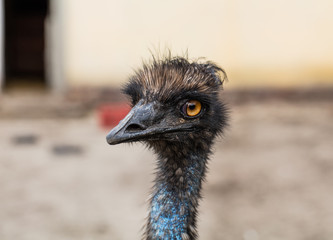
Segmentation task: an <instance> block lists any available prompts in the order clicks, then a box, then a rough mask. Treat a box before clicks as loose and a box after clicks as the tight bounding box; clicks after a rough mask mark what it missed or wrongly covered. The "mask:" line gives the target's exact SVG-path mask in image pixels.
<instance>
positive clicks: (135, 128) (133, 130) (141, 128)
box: [125, 123, 146, 132]
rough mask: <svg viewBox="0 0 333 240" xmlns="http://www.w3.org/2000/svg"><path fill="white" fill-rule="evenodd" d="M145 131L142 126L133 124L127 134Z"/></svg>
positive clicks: (128, 128)
mask: <svg viewBox="0 0 333 240" xmlns="http://www.w3.org/2000/svg"><path fill="white" fill-rule="evenodd" d="M145 129H146V128H145V127H144V126H142V125H140V124H136V123H132V124H130V125H129V126H128V127H127V128H126V130H125V132H137V131H142V130H145Z"/></svg>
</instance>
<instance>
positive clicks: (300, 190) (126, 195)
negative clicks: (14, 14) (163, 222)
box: [0, 100, 333, 240]
mask: <svg viewBox="0 0 333 240" xmlns="http://www.w3.org/2000/svg"><path fill="white" fill-rule="evenodd" d="M230 107H231V121H230V127H229V129H228V131H227V132H226V134H225V137H224V139H220V140H219V141H218V142H217V143H216V145H215V154H214V156H213V157H212V159H211V162H210V165H209V167H210V170H209V173H208V177H207V181H206V183H205V184H204V191H203V195H204V199H203V200H202V201H201V206H200V214H199V233H200V239H207V240H215V239H222V240H234V239H239V240H259V239H260V240H277V239H283V240H331V239H333V122H332V119H333V102H329V101H326V102H311V101H310V102H308V101H298V102H287V101H277V100H273V101H265V102H260V101H255V102H249V103H243V104H238V105H235V104H234V105H231V106H230ZM107 132H108V130H106V129H101V128H100V127H99V126H98V121H97V115H96V113H95V112H92V113H91V114H90V115H89V116H88V117H84V118H72V119H68V118H67V119H64V118H58V119H43V118H37V119H24V118H23V119H22V118H20V119H16V118H8V119H0V147H1V149H0V239H1V240H46V239H47V240H60V239H61V240H76V239H77V240H79V239H80V240H90V239H96V240H104V239H105V240H106V239H108V240H110V239H112V240H118V239H119V240H120V239H123V240H128V239H140V237H141V233H142V231H141V228H142V226H143V224H144V222H145V217H146V215H147V204H146V198H147V196H148V193H149V190H150V187H151V180H152V178H153V175H152V173H153V169H154V159H155V158H154V156H153V154H152V153H151V152H149V151H148V150H147V149H145V148H144V147H143V146H142V145H140V144H133V145H126V144H125V145H119V146H108V145H107V144H106V141H105V135H106V133H107Z"/></svg>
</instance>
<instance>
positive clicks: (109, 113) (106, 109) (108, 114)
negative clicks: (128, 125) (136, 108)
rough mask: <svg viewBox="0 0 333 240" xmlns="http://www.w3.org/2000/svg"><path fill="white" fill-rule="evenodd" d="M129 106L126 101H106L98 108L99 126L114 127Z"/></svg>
mask: <svg viewBox="0 0 333 240" xmlns="http://www.w3.org/2000/svg"><path fill="white" fill-rule="evenodd" d="M130 110H131V107H130V106H129V105H128V104H126V103H108V104H104V105H101V106H100V107H99V108H98V115H99V123H100V125H101V127H103V128H105V127H114V126H116V125H117V124H118V123H119V121H120V120H122V119H123V118H124V117H125V116H126V115H127V113H129V111H130Z"/></svg>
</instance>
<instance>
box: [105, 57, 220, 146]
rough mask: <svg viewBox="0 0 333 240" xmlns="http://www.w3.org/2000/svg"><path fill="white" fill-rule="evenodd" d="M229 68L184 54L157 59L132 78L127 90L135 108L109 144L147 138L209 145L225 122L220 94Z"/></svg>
mask: <svg viewBox="0 0 333 240" xmlns="http://www.w3.org/2000/svg"><path fill="white" fill-rule="evenodd" d="M225 77H226V75H225V72H224V71H223V70H222V69H221V68H219V67H218V66H217V65H215V64H213V63H210V62H205V63H197V62H189V61H188V60H187V59H184V58H169V59H165V60H154V61H153V62H152V63H151V64H147V65H144V66H143V68H142V69H140V70H138V71H137V72H136V74H135V75H134V76H133V77H131V78H130V81H129V83H128V84H127V85H126V86H125V88H124V89H123V92H124V93H125V94H127V95H128V96H129V97H130V98H131V102H132V110H131V111H130V112H129V113H128V115H127V116H126V117H125V118H124V119H123V120H122V121H120V123H119V124H118V125H117V126H116V127H115V128H114V129H112V130H111V131H110V133H109V134H108V135H107V142H108V143H109V144H118V143H122V142H134V141H143V142H145V143H148V145H149V146H151V147H153V148H155V150H158V149H159V150H162V149H163V147H165V146H167V145H170V144H171V145H172V143H175V145H178V146H180V147H182V146H183V147H184V146H185V145H188V144H190V145H191V146H192V148H193V147H199V145H200V144H201V145H203V146H206V148H207V146H208V145H210V143H211V142H212V140H213V139H214V137H215V136H216V135H217V134H219V133H221V132H222V130H223V127H224V126H225V124H226V109H225V107H224V105H223V104H222V103H221V101H220V100H219V97H218V95H219V90H220V89H221V87H222V84H223V81H224V78H225Z"/></svg>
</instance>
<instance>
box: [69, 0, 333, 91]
mask: <svg viewBox="0 0 333 240" xmlns="http://www.w3.org/2000/svg"><path fill="white" fill-rule="evenodd" d="M63 8H64V9H65V10H66V14H65V15H64V54H65V56H64V60H65V75H66V78H67V79H68V83H69V85H110V86H119V84H120V83H122V82H123V81H125V80H126V78H127V76H128V75H129V74H130V73H131V72H132V69H133V68H135V67H137V66H139V65H140V63H141V59H145V58H147V57H149V55H150V53H149V49H152V50H153V51H154V49H162V50H163V49H164V48H165V47H170V48H171V49H172V50H173V52H175V53H177V54H182V53H183V52H185V51H186V50H187V49H188V51H189V56H190V57H194V58H196V57H206V58H208V59H210V60H212V61H215V62H217V63H218V64H220V65H221V66H222V67H224V68H225V69H226V70H227V72H228V75H229V78H230V82H229V85H230V86H231V87H238V86H266V85H267V86H294V85H309V86H310V85H313V84H318V83H324V84H327V83H332V80H333V31H332V26H333V14H331V12H332V9H333V1H331V0H317V1H316V0H279V1H275V0H274V1H273V0H252V1H247V0H220V1H217V0H207V1H200V0H183V1H177V0H170V1H156V0H141V1H132V0H123V1H116V0H99V1H93V0H71V1H64V2H63Z"/></svg>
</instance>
